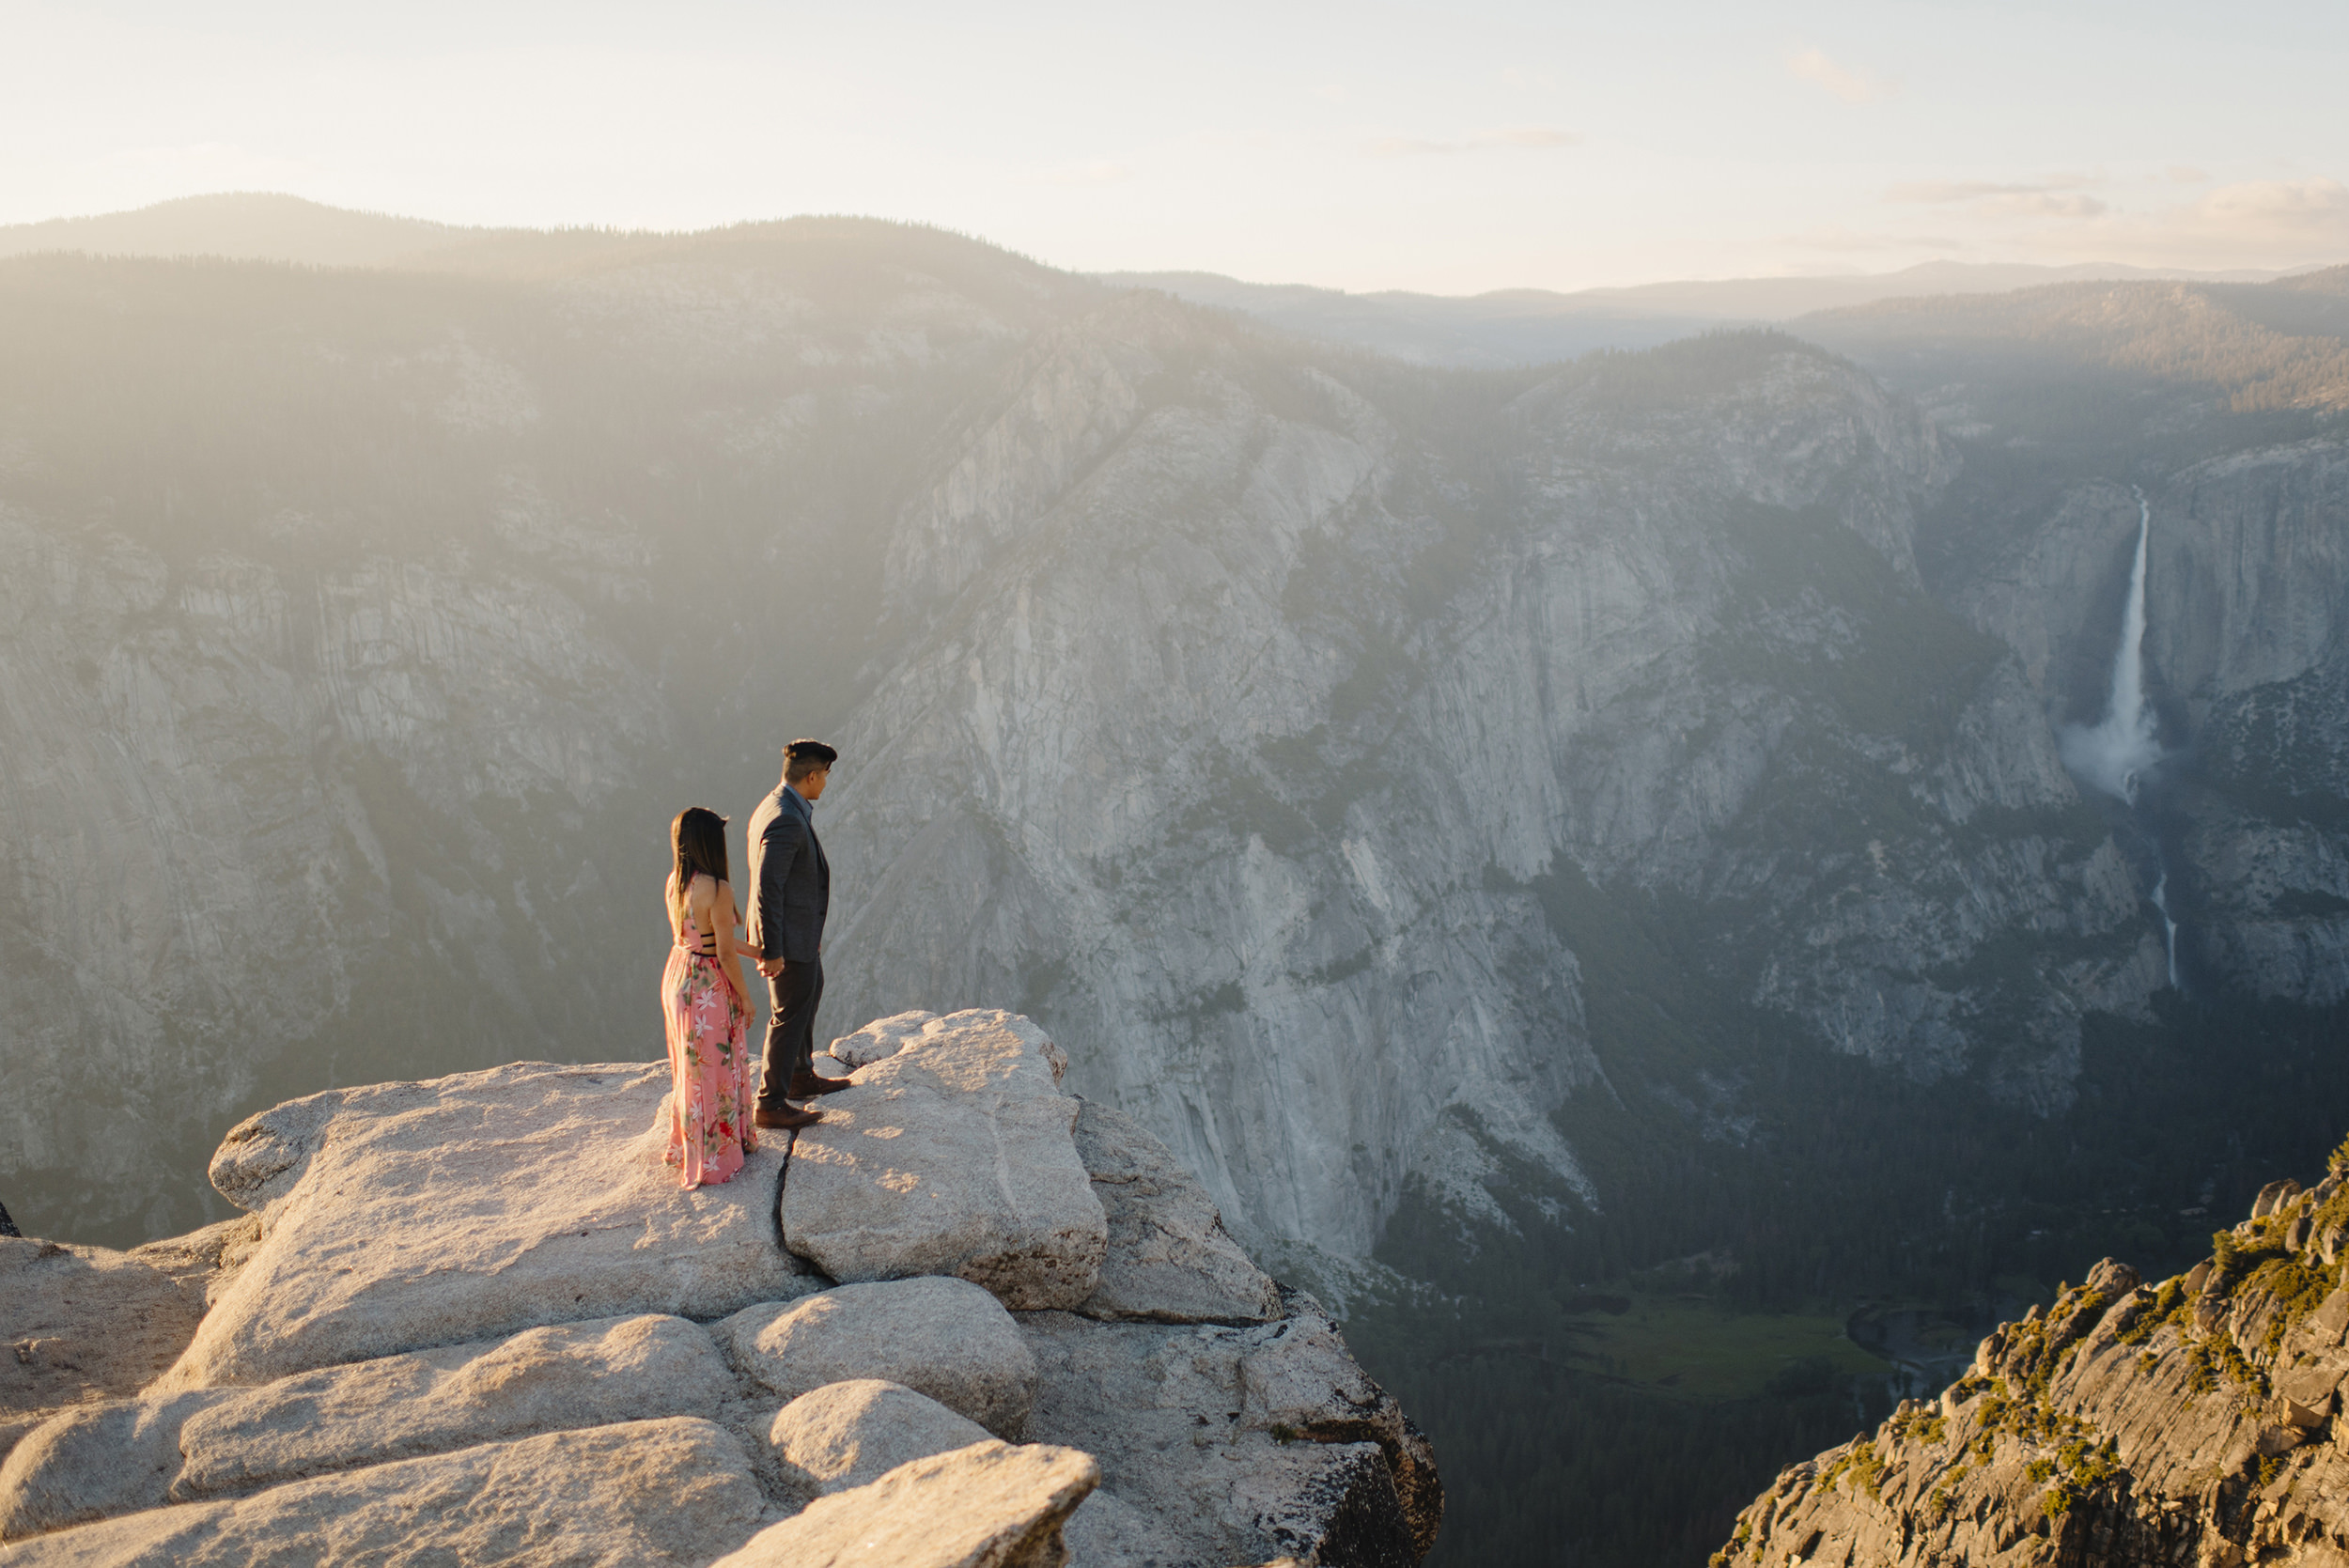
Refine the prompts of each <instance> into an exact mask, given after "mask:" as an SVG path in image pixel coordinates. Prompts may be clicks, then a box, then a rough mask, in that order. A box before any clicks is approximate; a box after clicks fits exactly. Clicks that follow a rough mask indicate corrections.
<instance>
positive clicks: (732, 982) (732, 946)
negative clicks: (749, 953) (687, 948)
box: [702, 882, 758, 1017]
mask: <svg viewBox="0 0 2349 1568" xmlns="http://www.w3.org/2000/svg"><path fill="white" fill-rule="evenodd" d="M735 918H736V917H735V912H734V890H733V889H732V888H731V887H729V886H727V885H726V884H725V883H723V882H720V883H719V884H718V885H717V886H716V887H714V888H712V889H711V890H710V893H709V914H708V924H704V925H703V926H702V929H703V930H705V931H708V933H709V935H710V939H712V940H713V941H715V942H716V943H717V946H718V972H719V973H720V974H723V975H724V976H725V977H726V984H727V985H729V986H733V987H734V994H735V995H736V996H737V997H739V998H740V999H741V1002H742V1011H743V1012H745V1013H747V1014H749V1015H750V1016H751V1017H758V1009H757V1008H756V1007H755V1006H754V1005H753V1004H752V1001H751V993H750V992H749V991H748V990H747V989H745V988H744V987H743V985H742V976H741V973H740V972H739V969H738V968H737V964H736V960H737V959H739V957H740V956H741V953H742V944H741V943H739V942H738V941H737V940H735V938H734V924H735Z"/></svg>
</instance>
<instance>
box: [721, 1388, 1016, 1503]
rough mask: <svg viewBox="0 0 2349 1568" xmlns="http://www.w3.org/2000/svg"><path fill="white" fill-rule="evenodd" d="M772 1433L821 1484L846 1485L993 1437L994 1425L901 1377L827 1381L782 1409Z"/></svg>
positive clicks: (784, 1452) (820, 1487)
mask: <svg viewBox="0 0 2349 1568" xmlns="http://www.w3.org/2000/svg"><path fill="white" fill-rule="evenodd" d="M767 1440H768V1441H769V1442H770V1443H771V1444H773V1445H774V1450H775V1452H776V1454H777V1455H778V1456H779V1457H780V1458H781V1459H782V1460H783V1462H784V1463H785V1464H786V1465H787V1466H789V1467H791V1468H792V1469H794V1470H796V1471H797V1472H799V1473H800V1474H801V1475H804V1476H806V1477H807V1478H808V1480H809V1481H810V1482H811V1483H814V1485H815V1488H816V1490H817V1491H818V1492H845V1491H847V1490H848V1488H850V1487H852V1486H863V1485H864V1484H866V1483H868V1482H875V1481H879V1479H880V1478H881V1477H882V1476H884V1475H886V1474H888V1473H889V1472H890V1471H891V1470H894V1469H895V1468H896V1467H898V1466H900V1465H904V1464H908V1463H910V1462H911V1461H913V1460H916V1459H926V1458H928V1457H929V1456H930V1455H932V1454H934V1453H952V1452H954V1451H955V1450H957V1449H966V1448H969V1447H970V1446H971V1445H972V1444H973V1443H984V1442H986V1441H987V1440H988V1433H987V1429H986V1428H985V1427H983V1426H981V1425H979V1424H978V1422H976V1421H967V1420H965V1419H964V1418H962V1417H961V1416H958V1415H957V1414H955V1413H954V1412H953V1411H952V1410H949V1409H947V1408H946V1407H945V1406H944V1405H941V1404H939V1403H938V1401H936V1400H934V1399H931V1398H928V1397H927V1396H926V1395H923V1394H917V1393H915V1392H914V1391H913V1390H912V1389H908V1388H904V1387H901V1386H900V1385H898V1384H895V1383H884V1382H882V1381H881V1380H879V1378H871V1377H867V1378H859V1379H857V1380H856V1381H854V1382H848V1383H828V1384H826V1385H825V1386H824V1387H822V1388H820V1389H817V1390H816V1391H815V1392H814V1393H806V1394H801V1396H800V1397H799V1398H797V1399H795V1400H793V1401H792V1402H791V1403H790V1404H788V1405H785V1406H784V1407H783V1408H782V1409H781V1410H779V1411H777V1412H776V1414H775V1420H774V1424H773V1425H772V1426H771V1427H770V1428H769V1429H768V1434H767Z"/></svg>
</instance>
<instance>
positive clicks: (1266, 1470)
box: [1020, 1292, 1443, 1562]
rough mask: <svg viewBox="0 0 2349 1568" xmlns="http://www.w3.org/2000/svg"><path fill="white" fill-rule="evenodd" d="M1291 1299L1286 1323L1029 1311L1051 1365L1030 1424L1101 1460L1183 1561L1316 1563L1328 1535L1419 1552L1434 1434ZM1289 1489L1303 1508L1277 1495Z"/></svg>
mask: <svg viewBox="0 0 2349 1568" xmlns="http://www.w3.org/2000/svg"><path fill="white" fill-rule="evenodd" d="M1283 1307H1284V1309H1285V1311H1286V1312H1288V1314H1289V1315H1288V1316H1286V1317H1284V1318H1283V1320H1282V1321H1280V1322H1277V1323H1272V1324H1266V1325H1261V1326H1256V1327H1227V1326H1222V1325H1205V1324H1202V1325H1193V1326H1187V1327H1174V1326H1166V1325H1159V1324H1149V1323H1130V1322H1128V1323H1103V1322H1098V1321H1095V1320H1093V1319H1089V1318H1085V1317H1081V1316H1078V1315H1076V1314H1073V1313H1065V1312H1038V1313H1035V1314H1034V1315H1032V1316H1029V1317H1026V1318H1023V1319H1022V1320H1021V1325H1020V1327H1021V1328H1022V1330H1023V1331H1024V1332H1025V1333H1026V1334H1027V1336H1028V1342H1029V1343H1030V1344H1031V1345H1032V1346H1033V1347H1034V1350H1035V1356H1036V1364H1037V1368H1038V1371H1039V1374H1040V1380H1039V1382H1038V1385H1037V1389H1036V1405H1035V1413H1034V1417H1033V1419H1032V1420H1031V1422H1030V1431H1031V1432H1032V1433H1034V1435H1035V1436H1038V1437H1039V1438H1041V1439H1043V1440H1044V1441H1047V1442H1053V1443H1062V1444H1066V1445H1068V1446H1070V1447H1073V1448H1081V1449H1084V1450H1086V1451H1087V1452H1091V1453H1092V1454H1094V1455H1095V1456H1096V1457H1097V1459H1099V1460H1100V1462H1101V1469H1102V1477H1103V1483H1104V1484H1105V1485H1107V1486H1108V1487H1109V1488H1110V1489H1111V1490H1112V1491H1113V1492H1114V1493H1115V1494H1116V1495H1117V1496H1118V1497H1119V1498H1123V1499H1124V1500H1125V1501H1126V1502H1128V1503H1129V1504H1131V1505H1132V1506H1133V1507H1135V1508H1136V1509H1138V1510H1140V1511H1141V1512H1142V1513H1143V1514H1144V1515H1146V1516H1147V1517H1148V1518H1149V1520H1150V1521H1151V1525H1152V1528H1153V1529H1155V1530H1157V1531H1158V1532H1159V1540H1160V1542H1161V1550H1162V1552H1163V1553H1164V1555H1165V1556H1166V1557H1167V1558H1168V1559H1169V1560H1175V1561H1192V1560H1197V1561H1221V1562H1262V1561H1265V1560H1268V1559H1271V1558H1274V1557H1279V1556H1282V1555H1295V1556H1299V1557H1302V1558H1305V1559H1306V1560H1315V1559H1314V1556H1313V1553H1314V1552H1315V1551H1317V1550H1322V1548H1321V1547H1318V1546H1315V1545H1314V1542H1315V1540H1322V1541H1324V1542H1325V1544H1330V1545H1329V1550H1330V1551H1331V1552H1334V1551H1335V1550H1336V1549H1337V1546H1336V1545H1334V1544H1336V1543H1344V1544H1345V1549H1346V1551H1348V1552H1352V1553H1355V1554H1356V1556H1355V1557H1346V1558H1339V1557H1333V1556H1330V1555H1329V1554H1328V1552H1325V1554H1324V1556H1323V1558H1322V1560H1332V1561H1334V1560H1346V1561H1351V1560H1357V1558H1359V1560H1363V1561H1387V1560H1399V1561H1404V1562H1409V1561H1415V1560H1417V1558H1418V1557H1419V1556H1420V1555H1421V1554H1422V1553H1423V1551H1424V1550H1425V1547H1426V1545H1429V1544H1432V1542H1433V1541H1434V1538H1435V1533H1436V1529H1437V1526H1438V1525H1439V1523H1440V1522H1441V1519H1442V1514H1443V1496H1442V1490H1441V1486H1440V1483H1439V1482H1438V1481H1437V1479H1436V1472H1435V1464H1434V1455H1433V1452H1432V1451H1431V1450H1430V1448H1429V1446H1428V1444H1427V1440H1426V1438H1425V1437H1424V1436H1422V1435H1421V1434H1420V1433H1419V1431H1418V1430H1417V1429H1416V1428H1415V1427H1413V1426H1412V1425H1411V1424H1410V1423H1409V1422H1408V1421H1406V1420H1405V1419H1404V1417H1403V1413H1402V1411H1401V1409H1400V1408H1399V1407H1398V1406H1397V1405H1395V1403H1394V1401H1393V1400H1392V1399H1391V1398H1390V1397H1388V1395H1387V1394H1386V1393H1385V1391H1384V1390H1383V1389H1379V1387H1378V1386H1377V1384H1376V1383H1374V1382H1372V1381H1371V1380H1370V1378H1369V1377H1368V1376H1366V1375H1365V1374H1363V1373H1362V1371H1361V1368H1360V1367H1359V1366H1357V1365H1356V1364H1355V1363H1354V1360H1353V1358H1352V1357H1351V1356H1350V1355H1348V1354H1347V1353H1346V1347H1345V1343H1344V1342H1343V1341H1342V1340H1340V1339H1339V1338H1338V1335H1337V1331H1336V1328H1335V1327H1334V1326H1333V1325H1331V1324H1330V1321H1329V1318H1328V1317H1327V1315H1326V1314H1324V1313H1323V1312H1321V1311H1320V1309H1319V1308H1318V1307H1317V1306H1316V1305H1315V1303H1314V1302H1313V1300H1312V1298H1311V1297H1309V1296H1303V1295H1301V1294H1300V1293H1296V1292H1288V1293H1284V1295H1283ZM1365 1443H1367V1444H1368V1445H1370V1446H1369V1449H1368V1452H1371V1453H1374V1454H1376V1455H1377V1465H1375V1466H1373V1467H1367V1468H1366V1467H1364V1466H1363V1465H1362V1464H1361V1453H1360V1452H1353V1451H1356V1450H1359V1449H1361V1446H1362V1445H1363V1444H1365ZM1341 1451H1344V1452H1341ZM1291 1497H1294V1498H1302V1499H1307V1500H1306V1501H1304V1502H1299V1504H1298V1509H1299V1510H1301V1512H1298V1511H1294V1510H1291V1511H1287V1512H1283V1510H1287V1509H1288V1505H1287V1504H1286V1503H1283V1504H1281V1505H1280V1507H1279V1508H1277V1509H1276V1508H1274V1507H1273V1502H1274V1500H1275V1499H1278V1498H1291ZM1267 1510H1271V1512H1267ZM1276 1516H1277V1521H1278V1522H1279V1527H1280V1528H1279V1530H1278V1531H1277V1532H1276V1531H1275V1530H1274V1529H1273V1525H1274V1523H1275V1522H1276ZM1316 1520H1317V1521H1318V1523H1315V1521H1316ZM1379 1520H1385V1521H1386V1522H1387V1523H1386V1527H1385V1528H1388V1529H1390V1533H1391V1538H1390V1539H1386V1540H1384V1541H1383V1542H1380V1541H1377V1540H1373V1539H1372V1538H1371V1537H1372V1536H1375V1535H1376V1531H1377V1528H1380V1527H1378V1526H1377V1521H1379ZM1365 1532H1368V1533H1367V1534H1366V1533H1365Z"/></svg>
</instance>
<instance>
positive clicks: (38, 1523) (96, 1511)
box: [0, 1389, 230, 1541]
mask: <svg viewBox="0 0 2349 1568" xmlns="http://www.w3.org/2000/svg"><path fill="white" fill-rule="evenodd" d="M229 1397H230V1393H229V1391H228V1390H226V1389H195V1390H194V1391H192V1392H188V1393H182V1394H170V1395H166V1396H164V1397H163V1398H161V1399H114V1400H106V1401H103V1402H101V1403H99V1404H95V1405H75V1406H74V1407H73V1408H71V1409H70V1410H63V1411H60V1412H58V1413H57V1414H56V1415H54V1416H52V1417H50V1418H49V1420H48V1421H44V1422H42V1423H41V1424H40V1425H39V1427H36V1428H35V1429H34V1430H33V1431H32V1432H30V1433H28V1434H27V1435H26V1436H25V1437H24V1440H23V1442H21V1443H19V1444H18V1445H17V1446H16V1450H15V1452H12V1453H10V1454H9V1455H8V1462H7V1463H6V1464H0V1541H21V1540H23V1538H24V1537H26V1536H28V1535H40V1534H45V1533H46V1532H48V1531H50V1530H53V1529H66V1528H68V1527H69V1526H72V1525H80V1524H86V1523H88V1522H89V1521H91V1520H93V1519H111V1518H113V1517H114V1516H115V1515H116V1514H136V1513H138V1512H139V1511H140V1510H142V1509H148V1508H161V1507H163V1505H164V1504H165V1503H167V1502H169V1501H170V1500H171V1483H172V1482H173V1480H174V1479H175V1478H177V1477H178V1475H179V1464H180V1457H179V1432H180V1428H181V1427H182V1426H183V1425H184V1424H185V1423H186V1421H187V1420H188V1418H189V1417H190V1416H193V1415H194V1414H196V1413H197V1412H198V1411H200V1410H202V1409H204V1408H205V1407H206V1406H207V1405H217V1404H218V1403H220V1402H221V1401H222V1400H224V1399H227V1398H229Z"/></svg>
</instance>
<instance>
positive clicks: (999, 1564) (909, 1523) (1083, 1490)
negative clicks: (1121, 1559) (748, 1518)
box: [711, 1441, 1101, 1568]
mask: <svg viewBox="0 0 2349 1568" xmlns="http://www.w3.org/2000/svg"><path fill="white" fill-rule="evenodd" d="M1100 1479H1101V1472H1100V1467H1098V1466H1097V1465H1096V1464H1094V1462H1093V1460H1092V1458H1091V1456H1089V1455H1087V1454H1082V1453H1079V1452H1076V1451H1075V1450H1073V1449H1064V1448H1048V1447H1043V1446H1040V1445H1039V1446H1036V1447H1032V1448H1014V1447H1012V1446H1011V1445H1010V1444H1008V1443H998V1442H994V1441H988V1442H984V1443H974V1444H972V1446H971V1447H969V1448H964V1449H957V1450H956V1451H955V1452H951V1453H941V1454H936V1455H933V1456H931V1457H929V1458H926V1459H916V1460H914V1461H912V1462H911V1463H910V1464H905V1465H900V1466H898V1467H896V1468H895V1469H894V1470H891V1471H890V1472H889V1473H887V1474H886V1475H884V1476H882V1477H881V1478H880V1479H879V1481H875V1482H872V1483H868V1484H866V1485H863V1486H859V1487H855V1488H853V1489H851V1490H849V1491H845V1492H835V1493H833V1494H832V1496H830V1497H827V1498H817V1500H816V1501H814V1502H812V1503H810V1504H809V1505H808V1506H807V1508H806V1509H805V1510H804V1511H802V1512H801V1514H799V1515H798V1516H797V1517H795V1518H790V1519H786V1520H785V1521H784V1522H783V1523H781V1524H779V1525H772V1526H770V1527H769V1528H768V1529H763V1530H761V1531H759V1532H758V1533H757V1534H756V1535H754V1536H753V1537H751V1539H750V1541H749V1543H748V1544H747V1545H744V1546H743V1547H742V1548H741V1549H740V1550H739V1551H737V1552H734V1553H732V1554H731V1555H729V1556H726V1557H723V1558H720V1559H719V1560H718V1561H717V1562H716V1563H714V1564H712V1565H711V1568H848V1565H849V1564H869V1565H870V1568H1060V1565H1061V1564H1062V1563H1063V1562H1064V1561H1065V1560H1066V1549H1065V1548H1064V1546H1063V1545H1062V1541H1061V1527H1062V1526H1063V1524H1065V1523H1066V1521H1067V1518H1068V1515H1069V1514H1070V1513H1072V1512H1073V1511H1074V1510H1075V1509H1076V1507H1077V1505H1078V1504H1079V1503H1080V1502H1082V1501H1083V1500H1084V1498H1085V1495H1086V1494H1087V1493H1089V1492H1091V1491H1092V1490H1093V1489H1094V1487H1095V1486H1097V1484H1099V1483H1100Z"/></svg>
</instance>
